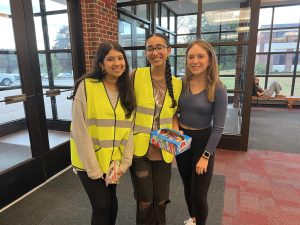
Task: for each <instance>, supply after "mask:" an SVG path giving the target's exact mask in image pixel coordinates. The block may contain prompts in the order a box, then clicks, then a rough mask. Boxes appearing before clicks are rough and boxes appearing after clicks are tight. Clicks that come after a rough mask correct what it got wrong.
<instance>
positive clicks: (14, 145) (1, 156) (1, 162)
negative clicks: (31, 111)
mask: <svg viewBox="0 0 300 225" xmlns="http://www.w3.org/2000/svg"><path fill="white" fill-rule="evenodd" d="M0 27H1V30H2V32H1V33H2V34H1V35H0V115H1V117H0V128H1V129H0V173H1V172H3V171H5V170H7V169H9V168H10V167H13V166H15V165H17V164H19V163H21V162H24V161H26V160H28V159H30V158H31V157H32V154H31V146H30V139H29V134H28V131H27V126H26V115H25V111H24V103H23V101H22V99H21V97H20V101H15V100H14V99H13V98H12V97H11V99H9V97H10V96H21V95H23V94H24V93H23V91H22V89H21V79H20V70H19V62H18V57H17V51H16V45H15V38H14V31H13V23H12V14H11V7H10V3H9V0H4V1H1V2H0ZM24 96H26V95H24ZM24 100H25V99H24Z"/></svg>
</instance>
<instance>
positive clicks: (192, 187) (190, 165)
mask: <svg viewBox="0 0 300 225" xmlns="http://www.w3.org/2000/svg"><path fill="white" fill-rule="evenodd" d="M180 130H182V131H183V132H184V134H186V135H189V136H191V137H192V146H191V148H190V149H189V150H187V151H186V152H184V153H182V154H180V155H178V156H176V162H177V166H178V171H179V174H180V176H181V179H182V182H183V186H184V195H185V200H186V203H187V206H188V210H189V214H190V216H191V217H196V224H197V225H205V224H206V219H207V214H208V204H207V193H208V189H209V185H210V182H211V178H212V174H213V168H214V155H212V156H211V157H210V158H209V161H208V167H207V172H206V173H204V174H202V175H198V174H197V173H196V164H197V162H198V160H199V159H200V157H201V155H202V154H203V152H204V148H205V146H206V144H207V141H208V139H209V136H210V134H211V128H207V129H203V130H187V129H184V128H180Z"/></svg>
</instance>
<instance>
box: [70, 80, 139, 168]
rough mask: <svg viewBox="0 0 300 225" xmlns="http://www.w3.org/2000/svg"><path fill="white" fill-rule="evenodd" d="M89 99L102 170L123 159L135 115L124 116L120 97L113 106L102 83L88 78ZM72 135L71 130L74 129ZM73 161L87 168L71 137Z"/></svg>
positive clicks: (90, 126)
mask: <svg viewBox="0 0 300 225" xmlns="http://www.w3.org/2000/svg"><path fill="white" fill-rule="evenodd" d="M85 87H86V98H87V127H88V132H89V135H90V137H91V138H92V141H93V144H94V150H95V154H96V157H97V159H98V162H99V165H100V168H101V170H102V171H103V173H106V172H107V170H108V167H109V165H110V162H111V161H112V160H121V158H122V153H123V150H124V148H125V146H126V142H127V140H128V136H129V133H130V128H131V124H132V119H133V115H131V117H130V118H128V119H127V118H126V117H125V111H124V109H123V107H122V105H121V102H120V99H118V102H117V106H116V108H115V109H114V108H113V107H112V105H111V103H110V100H109V97H108V95H107V93H106V90H105V87H104V85H103V83H102V82H97V81H96V80H93V79H90V78H89V79H85ZM71 136H72V130H71ZM70 145H71V162H72V165H73V166H74V167H75V168H78V169H84V165H83V163H82V162H81V160H80V157H79V155H78V151H77V147H76V143H75V141H74V139H73V138H72V137H71V140H70Z"/></svg>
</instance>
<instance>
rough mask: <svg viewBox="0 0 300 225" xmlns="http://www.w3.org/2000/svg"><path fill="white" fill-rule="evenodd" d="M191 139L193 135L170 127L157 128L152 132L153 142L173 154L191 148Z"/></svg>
mask: <svg viewBox="0 0 300 225" xmlns="http://www.w3.org/2000/svg"><path fill="white" fill-rule="evenodd" d="M191 141H192V138H191V137H189V136H187V135H185V134H180V133H179V132H178V131H176V130H172V129H168V128H164V129H160V130H155V131H152V132H151V134H150V143H151V144H153V145H154V146H156V147H158V148H161V149H164V150H166V151H168V152H170V153H171V154H173V155H179V154H180V153H182V152H184V151H186V150H187V149H189V148H190V147H191Z"/></svg>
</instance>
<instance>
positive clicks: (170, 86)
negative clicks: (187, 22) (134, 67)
mask: <svg viewBox="0 0 300 225" xmlns="http://www.w3.org/2000/svg"><path fill="white" fill-rule="evenodd" d="M154 36H156V37H160V38H162V39H164V40H165V43H166V46H167V47H170V42H169V39H168V37H167V36H165V35H163V34H160V33H154V34H152V35H150V36H149V37H148V38H147V40H146V43H147V41H148V40H149V39H150V38H151V37H154ZM147 64H148V66H150V67H151V65H150V63H149V62H148V63H147ZM165 77H166V84H167V88H168V91H169V95H170V97H171V98H172V105H171V108H174V107H175V106H176V105H177V103H176V101H175V98H174V91H173V84H172V71H171V64H170V60H169V57H168V58H167V60H166V69H165Z"/></svg>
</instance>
